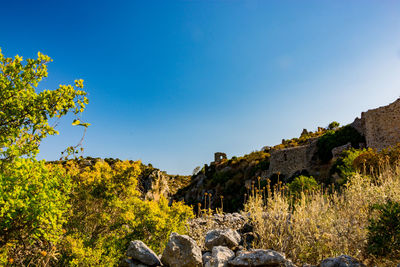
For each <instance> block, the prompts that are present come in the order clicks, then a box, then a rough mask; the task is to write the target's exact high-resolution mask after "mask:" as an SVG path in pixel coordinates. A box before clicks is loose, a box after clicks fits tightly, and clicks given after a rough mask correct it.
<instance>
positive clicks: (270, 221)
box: [245, 165, 400, 264]
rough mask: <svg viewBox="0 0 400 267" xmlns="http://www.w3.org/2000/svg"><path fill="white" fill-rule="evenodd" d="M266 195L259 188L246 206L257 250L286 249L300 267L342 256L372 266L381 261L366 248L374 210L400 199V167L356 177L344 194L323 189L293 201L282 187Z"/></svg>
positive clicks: (342, 191)
mask: <svg viewBox="0 0 400 267" xmlns="http://www.w3.org/2000/svg"><path fill="white" fill-rule="evenodd" d="M263 191H264V190H262V191H261V190H260V191H258V192H261V193H257V190H255V189H253V192H251V194H249V197H248V200H247V202H246V203H245V212H247V213H248V214H250V219H251V220H252V221H253V223H254V225H255V232H257V234H259V236H260V239H259V240H258V242H257V243H256V244H255V246H256V247H259V248H269V249H274V250H278V251H281V252H283V253H285V254H286V256H287V257H289V258H291V259H292V260H293V261H294V262H296V263H299V264H303V263H309V264H318V263H319V262H320V261H321V260H322V259H325V258H327V257H332V256H338V255H341V254H347V255H351V256H353V257H356V258H359V259H361V260H364V261H366V262H369V263H372V262H374V261H375V262H376V259H372V257H371V256H369V255H368V254H367V253H366V250H365V248H366V241H367V225H368V219H369V218H370V216H371V212H370V207H371V205H373V204H375V203H382V202H385V201H386V200H388V199H391V200H393V201H400V168H399V165H397V167H395V168H386V169H385V170H383V171H382V172H381V174H380V175H379V176H374V177H371V176H367V175H361V174H356V175H354V176H353V177H351V178H349V180H348V183H347V184H346V185H345V186H344V187H342V188H341V190H340V192H338V191H334V190H333V192H332V189H331V190H327V189H322V188H320V189H318V190H314V191H312V192H301V193H300V194H299V195H297V196H296V197H293V195H290V194H289V193H288V190H287V188H286V187H285V186H282V185H281V184H278V185H277V186H275V187H274V188H273V189H272V190H271V189H270V187H269V185H267V188H266V191H267V193H266V194H265V195H263V193H262V192H263ZM328 192H329V193H328ZM384 260H385V259H381V262H382V261H384Z"/></svg>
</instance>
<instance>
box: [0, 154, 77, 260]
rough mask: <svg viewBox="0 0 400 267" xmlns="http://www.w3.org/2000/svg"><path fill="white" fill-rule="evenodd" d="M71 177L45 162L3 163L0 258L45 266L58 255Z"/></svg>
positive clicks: (0, 179)
mask: <svg viewBox="0 0 400 267" xmlns="http://www.w3.org/2000/svg"><path fill="white" fill-rule="evenodd" d="M70 188H71V183H70V178H69V176H67V175H66V174H65V171H64V170H63V169H62V168H60V167H57V166H52V167H48V166H46V165H45V162H44V161H36V160H33V159H23V158H16V159H15V160H14V161H12V162H1V164H0V218H1V220H0V255H2V256H0V257H3V259H2V260H3V262H4V260H5V259H4V258H7V261H10V262H14V263H15V264H17V265H19V266H23V265H27V264H28V263H31V264H37V265H44V264H45V263H46V262H48V261H49V260H50V258H51V257H52V256H54V255H53V254H54V253H55V248H56V246H57V245H58V243H59V242H60V237H61V236H62V234H63V229H62V226H63V223H65V222H66V219H67V217H66V216H65V213H66V212H67V210H68V209H69V205H68V203H67V201H68V193H69V191H70Z"/></svg>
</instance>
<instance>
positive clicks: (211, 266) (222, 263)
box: [204, 246, 235, 267]
mask: <svg viewBox="0 0 400 267" xmlns="http://www.w3.org/2000/svg"><path fill="white" fill-rule="evenodd" d="M234 257H235V253H234V252H233V251H232V250H230V249H229V248H227V247H223V246H216V247H213V249H212V254H211V257H210V259H209V260H208V261H207V262H206V263H205V265H204V266H205V267H227V266H228V261H229V260H231V259H233V258H234Z"/></svg>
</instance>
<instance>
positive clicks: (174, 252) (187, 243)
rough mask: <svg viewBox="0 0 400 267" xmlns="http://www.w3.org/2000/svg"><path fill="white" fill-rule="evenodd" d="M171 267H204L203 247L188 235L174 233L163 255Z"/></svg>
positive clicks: (166, 263)
mask: <svg viewBox="0 0 400 267" xmlns="http://www.w3.org/2000/svg"><path fill="white" fill-rule="evenodd" d="M161 262H162V263H163V264H165V265H167V266H169V267H202V266H203V261H202V255H201V249H200V248H199V246H197V244H196V242H195V241H194V240H193V239H192V238H190V237H189V236H187V235H179V234H177V233H172V234H171V236H170V238H169V241H168V244H167V246H166V247H165V249H164V252H163V254H162V257H161Z"/></svg>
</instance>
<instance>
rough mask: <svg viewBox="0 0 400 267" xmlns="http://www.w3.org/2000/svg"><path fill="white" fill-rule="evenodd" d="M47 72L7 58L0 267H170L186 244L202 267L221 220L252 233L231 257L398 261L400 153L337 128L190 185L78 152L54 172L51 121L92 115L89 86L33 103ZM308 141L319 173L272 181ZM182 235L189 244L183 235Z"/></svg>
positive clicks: (2, 66) (1, 124)
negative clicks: (138, 249) (275, 161)
mask: <svg viewBox="0 0 400 267" xmlns="http://www.w3.org/2000/svg"><path fill="white" fill-rule="evenodd" d="M50 61H51V59H50V58H49V57H48V56H45V55H43V54H41V53H38V58H37V59H27V60H26V61H24V60H23V58H22V57H20V56H15V57H14V58H7V57H5V56H4V55H3V54H2V53H1V50H0V265H1V266H118V265H120V264H121V262H122V260H124V258H125V257H126V251H127V249H128V247H129V246H130V245H129V244H130V241H132V240H142V241H143V242H145V243H146V244H147V245H148V246H149V248H150V249H151V250H153V251H154V252H155V253H153V254H154V255H153V259H154V258H155V259H156V261H158V262H159V260H158V258H157V257H158V256H157V254H160V253H161V252H162V251H163V250H164V248H165V247H167V248H168V249H170V250H168V249H165V250H164V252H165V251H167V253H165V254H170V256H171V257H170V260H171V261H174V260H175V258H177V257H178V256H179V255H176V254H177V253H175V250H174V246H172V245H171V246H172V247H173V248H171V246H170V247H168V245H167V242H169V241H171V239H172V238H175V239H176V240H181V241H182V240H186V241H187V240H189V241H190V242H189V241H188V242H189V243H190V246H193V247H195V248H196V249H197V254H198V255H197V256H199V257H197V260H198V261H197V263H198V264H197V265H196V266H200V265H202V263H204V262H203V259H202V251H201V249H200V247H202V248H204V247H207V246H205V244H204V234H205V233H207V231H208V230H215V229H213V228H215V227H217V226H218V227H219V226H221V224H218V223H223V222H224V218H225V219H226V218H228V219H229V218H230V220H231V224H230V225H228V226H227V227H229V228H233V227H239V226H237V225H239V224H240V227H246V228H248V229H250V230H248V231H247V232H246V234H247V235H248V236H251V237H252V239H251V240H248V243H246V242H247V240H246V242H244V243H241V244H240V245H239V241H240V240H239V239H240V235H239V234H236V237H237V239H238V240H236V241H238V242H236V243H237V244H236V243H235V246H231V247H230V248H229V249H232V250H235V252H239V251H241V252H243V251H245V250H246V249H247V248H263V249H273V250H276V251H278V252H282V253H285V254H286V256H287V257H288V258H290V259H291V260H292V261H293V262H294V263H296V264H298V265H302V264H305V263H308V264H318V263H320V262H321V260H322V259H324V258H327V257H332V256H338V255H341V254H349V255H351V256H353V257H357V258H358V259H360V260H362V261H363V262H364V263H365V264H367V265H368V266H372V265H378V266H394V265H395V264H397V263H398V262H399V261H400V256H399V255H400V144H399V145H397V146H394V147H391V148H388V149H384V150H382V151H380V152H378V151H376V150H373V149H371V148H368V149H365V148H364V149H363V148H361V147H362V146H361V147H360V143H361V144H362V143H363V142H364V143H365V140H364V137H363V136H361V135H360V134H359V133H358V132H357V131H356V130H355V129H354V128H352V127H350V126H344V127H339V124H338V123H331V124H330V125H329V126H328V127H326V128H319V129H318V130H317V131H316V132H308V131H306V130H305V131H303V133H302V134H301V136H300V137H299V138H293V139H291V140H283V142H282V144H280V145H278V146H275V147H272V148H271V147H265V148H264V149H262V150H261V151H254V152H252V153H250V154H248V155H244V156H242V157H232V158H231V159H222V160H220V161H217V162H212V163H210V164H209V165H205V166H204V167H203V168H199V169H198V170H196V172H195V173H194V174H193V176H180V175H174V176H171V175H168V174H166V173H165V172H163V171H160V170H158V169H157V168H154V167H153V166H151V165H145V164H142V163H141V162H140V161H122V160H119V159H111V158H107V159H99V158H89V157H88V158H82V157H80V156H79V153H80V151H82V150H83V147H82V142H79V143H78V144H77V145H75V146H70V147H68V148H66V149H65V151H63V158H62V159H60V160H59V161H52V162H46V161H45V160H42V161H38V160H37V159H36V156H37V154H38V152H39V148H40V143H41V141H42V140H43V139H44V138H46V137H47V136H49V135H55V134H57V133H58V132H57V131H56V129H55V125H56V124H53V123H54V122H55V120H58V119H60V118H62V117H64V116H65V115H67V114H70V115H72V116H73V121H72V125H73V126H76V127H80V128H81V129H83V130H84V131H86V128H87V127H89V126H90V125H89V123H87V122H83V121H82V119H81V117H80V114H81V113H82V112H83V111H84V110H85V108H86V105H88V103H89V100H88V98H87V97H86V96H87V93H86V92H85V91H83V81H82V80H76V81H75V83H74V85H61V86H60V87H59V88H57V89H55V90H43V91H41V92H38V90H37V86H38V84H39V82H40V81H41V80H42V79H43V78H45V77H47V64H48V63H49V62H50ZM311 141H316V142H317V151H316V153H315V154H316V157H313V158H312V160H313V164H316V165H318V166H319V169H318V170H323V172H318V173H316V174H317V175H311V174H310V173H307V172H303V171H302V172H300V173H295V174H293V175H292V176H291V177H285V179H283V176H281V174H280V173H279V172H278V173H274V174H271V175H268V170H269V167H270V164H271V157H272V156H273V155H274V154H273V153H274V152H276V151H279V150H281V149H287V148H291V149H294V148H296V147H297V148H299V147H300V148H302V147H304V146H307V145H309V144H310V143H311ZM313 144H315V142H314V143H313ZM348 144H350V146H349V147H347V145H348ZM343 145H345V149H343V150H342V151H341V152H340V153H338V154H337V155H333V154H332V149H333V148H337V147H341V146H343ZM342 148H343V147H342ZM313 156H314V155H313ZM70 158H72V159H70ZM324 175H325V176H324ZM179 200H185V202H183V201H179ZM231 211H238V212H240V213H241V214H237V213H236V214H226V212H231ZM215 213H216V214H217V216H216V217H215V216H214V214H215ZM224 213H225V215H226V216H224ZM195 214H197V216H198V218H196V219H194V217H195ZM212 218H217V220H216V221H217V222H218V223H216V221H212ZM232 222H233V223H232ZM238 222H240V223H238ZM235 225H236V226H235ZM196 231H197V232H196ZM250 231H251V233H250ZM172 232H175V233H174V234H172V235H171V233H172ZM229 232H230V233H235V232H234V231H233V230H232V229H229ZM185 233H187V234H190V235H191V238H190V237H182V236H180V235H179V234H185ZM192 239H196V240H197V244H196V242H195V241H193V240H192ZM192 241H193V242H192ZM242 241H243V240H242ZM182 242H183V241H182ZM183 247H187V246H183ZM229 249H228V248H226V250H228V251H230V250H229ZM174 253H175V254H174ZM230 253H231V254H232V255H233V256H232V257H234V255H235V253H234V252H233V251H230ZM178 254H179V253H178ZM205 254H206V253H204V255H205ZM204 255H203V256H204ZM129 260H131V259H129ZM286 262H289V261H286ZM121 266H123V265H121ZM177 266H180V265H177ZM291 266H292V265H291Z"/></svg>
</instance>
